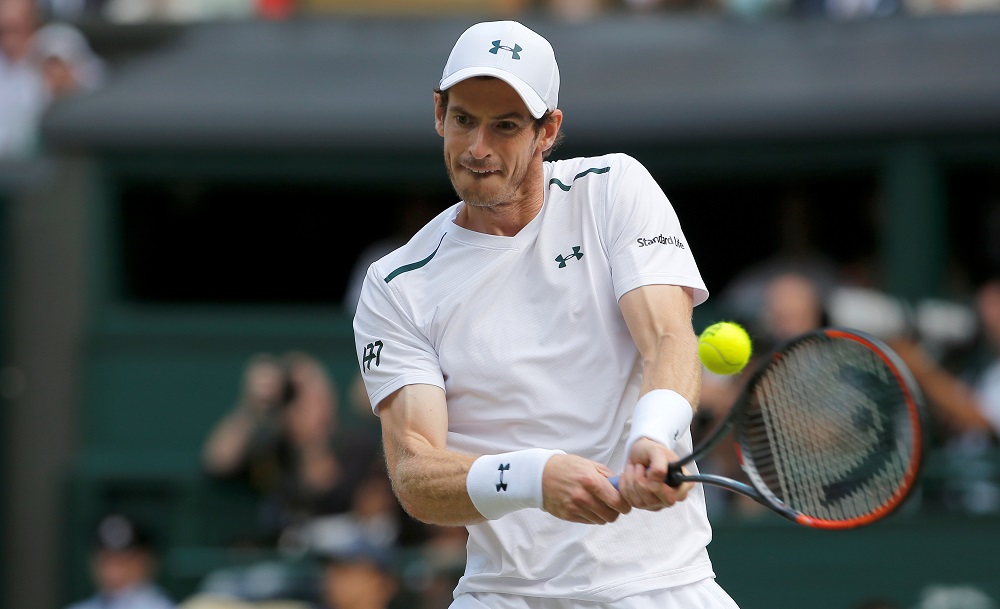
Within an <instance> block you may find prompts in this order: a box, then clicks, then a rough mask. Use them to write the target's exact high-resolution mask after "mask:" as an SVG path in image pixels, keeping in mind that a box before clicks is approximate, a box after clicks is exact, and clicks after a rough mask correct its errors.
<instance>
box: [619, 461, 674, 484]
mask: <svg viewBox="0 0 1000 609" xmlns="http://www.w3.org/2000/svg"><path fill="white" fill-rule="evenodd" d="M681 474H682V471H681V466H680V465H678V464H676V463H671V464H670V466H669V467H667V479H666V480H664V482H666V483H667V484H668V485H670V486H672V487H674V488H677V487H678V486H680V485H681V484H683V483H684V481H683V480H681V479H680V476H681ZM619 477H620V476H618V475H614V476H611V477H610V478H608V482H610V483H611V486H613V487H615V489H617V488H618V479H619Z"/></svg>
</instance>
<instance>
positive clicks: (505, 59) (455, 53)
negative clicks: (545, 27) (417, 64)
mask: <svg viewBox="0 0 1000 609" xmlns="http://www.w3.org/2000/svg"><path fill="white" fill-rule="evenodd" d="M473 76H493V77H495V78H499V79H500V80H503V81H504V82H506V83H507V84H508V85H510V86H511V87H513V88H514V90H515V91H517V94H518V95H520V96H521V99H523V100H524V103H525V105H526V106H528V111H529V112H531V115H532V116H534V117H535V118H540V117H541V116H542V115H543V114H545V112H546V111H547V110H555V109H556V104H557V102H558V101H559V66H558V65H557V64H556V55H555V53H554V52H553V51H552V45H551V44H549V41H548V40H546V39H544V38H542V37H541V36H539V35H538V34H536V33H535V32H534V31H532V30H530V29H528V28H527V27H525V26H524V25H522V24H520V23H518V22H517V21H486V22H483V23H477V24H476V25H474V26H472V27H470V28H469V29H467V30H465V32H464V33H463V34H462V35H461V36H460V37H459V39H458V42H456V43H455V48H453V49H452V50H451V55H449V56H448V63H446V64H445V65H444V74H442V76H441V83H440V84H439V85H438V88H439V89H441V90H442V91H444V90H445V89H447V88H449V87H451V86H452V85H454V84H456V83H459V82H461V81H463V80H465V79H466V78H472V77H473Z"/></svg>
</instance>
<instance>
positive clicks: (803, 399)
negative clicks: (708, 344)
mask: <svg viewBox="0 0 1000 609" xmlns="http://www.w3.org/2000/svg"><path fill="white" fill-rule="evenodd" d="M925 416H926V415H925V408H924V405H923V398H922V396H921V394H920V391H919V389H918V387H917V386H916V383H915V382H914V380H913V377H912V376H911V374H910V372H909V370H908V369H907V368H906V366H905V364H903V362H902V360H900V359H899V356H897V355H896V354H895V353H893V351H892V350H891V349H890V348H889V347H888V346H887V345H885V344H884V343H883V342H882V341H880V340H878V339H877V338H875V337H873V336H869V335H868V334H865V333H863V332H859V331H856V330H849V329H842V328H822V329H819V330H815V331H812V332H809V333H806V334H803V335H801V336H799V337H797V338H795V339H792V340H791V341H789V342H787V343H785V344H784V345H782V346H781V347H780V348H778V349H776V350H775V351H773V352H771V353H770V354H769V356H768V357H767V359H766V360H765V361H763V362H762V363H761V364H760V366H759V367H758V368H757V369H756V370H755V371H754V373H753V376H751V377H750V379H749V381H748V382H747V385H746V387H745V388H744V390H743V393H742V394H741V396H740V398H739V399H738V400H737V402H736V404H735V405H734V406H733V408H732V410H731V411H730V413H729V414H728V415H727V416H726V418H725V419H724V420H723V421H722V422H720V423H719V424H718V426H716V428H715V429H714V430H713V431H712V433H711V434H709V435H708V436H706V437H705V439H704V440H702V441H701V442H699V443H698V445H697V446H696V447H695V448H694V450H693V451H692V453H691V454H690V455H688V456H687V457H684V458H682V459H680V460H679V461H677V462H675V463H671V464H670V466H669V468H668V473H667V484H670V485H671V486H678V485H680V484H681V483H682V482H701V483H705V484H712V485H716V486H720V487H722V488H725V489H728V490H730V491H734V492H736V493H740V494H742V495H745V496H747V497H750V498H751V499H754V500H756V501H757V502H758V503H760V504H762V505H764V506H766V507H768V508H770V509H771V510H773V511H775V512H777V513H778V514H780V515H781V516H784V517H785V518H787V519H789V520H791V521H793V522H796V523H798V524H801V525H805V526H809V527H815V528H820V529H849V528H854V527H859V526H863V525H868V524H871V523H873V522H875V521H877V520H880V519H882V518H884V517H885V516H887V515H889V514H890V513H892V512H893V511H894V510H895V509H896V508H897V507H899V506H900V505H901V504H902V503H903V502H904V500H905V499H906V497H907V495H908V494H909V493H910V491H911V490H912V489H913V487H914V485H915V484H916V482H917V480H918V477H919V473H920V466H921V462H922V447H923V445H924V437H923V423H924V420H925ZM730 431H732V432H733V439H734V440H735V443H736V452H737V455H738V457H739V461H740V466H741V468H742V470H743V472H744V474H746V477H747V479H749V481H750V484H745V483H743V482H739V481H737V480H733V479H731V478H726V477H724V476H718V475H711V474H692V475H688V474H685V473H683V471H682V469H681V468H682V467H683V466H684V465H685V464H687V463H690V462H691V461H693V460H695V459H699V458H701V457H702V456H704V455H705V454H706V453H708V451H709V450H711V449H712V448H713V447H714V446H715V445H716V444H717V443H718V442H719V441H720V440H721V439H722V438H723V437H725V436H727V435H728V433H729V432H730ZM611 481H612V484H615V488H617V482H618V476H615V477H614V478H612V479H611Z"/></svg>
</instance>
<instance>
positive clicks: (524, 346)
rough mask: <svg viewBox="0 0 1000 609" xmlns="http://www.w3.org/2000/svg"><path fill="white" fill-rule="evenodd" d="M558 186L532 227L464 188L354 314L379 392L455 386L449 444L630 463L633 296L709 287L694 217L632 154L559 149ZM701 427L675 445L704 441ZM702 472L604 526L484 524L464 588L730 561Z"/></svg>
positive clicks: (597, 588)
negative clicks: (490, 227)
mask: <svg viewBox="0 0 1000 609" xmlns="http://www.w3.org/2000/svg"><path fill="white" fill-rule="evenodd" d="M544 173H545V185H546V189H545V201H544V203H543V205H542V209H541V211H540V212H539V214H538V215H537V216H536V217H535V218H534V219H533V220H532V221H531V222H529V223H528V225H527V226H525V227H524V228H523V229H522V230H521V231H520V232H519V233H518V234H517V235H515V236H513V237H502V236H496V235H487V234H483V233H478V232H474V231H470V230H466V229H464V228H461V227H459V226H457V225H456V224H455V223H454V218H455V215H456V214H457V212H458V210H459V209H460V207H461V203H459V204H456V205H454V206H452V207H450V208H449V209H447V210H445V211H444V212H442V213H441V214H440V215H438V216H437V217H436V218H435V219H434V220H432V221H431V222H430V223H428V224H427V225H426V226H425V227H424V228H423V229H421V230H420V232H418V233H417V234H416V235H415V236H414V237H413V238H412V239H411V240H410V241H409V242H408V243H407V244H406V245H404V246H402V247H400V248H399V249H397V250H395V251H394V252H392V253H390V254H388V255H386V256H385V257H383V258H381V259H380V260H378V261H377V262H375V263H374V264H372V265H371V267H370V268H369V270H368V275H367V277H366V279H365V284H364V287H363V289H362V294H361V298H360V302H359V306H358V310H357V314H356V316H355V319H354V330H355V338H356V342H357V348H358V355H359V358H360V363H361V367H362V373H363V377H364V380H365V385H366V387H367V389H368V394H369V396H370V398H371V403H372V404H374V405H375V409H376V413H377V407H378V403H379V402H380V401H381V400H382V399H384V398H385V397H386V396H388V395H389V394H391V393H392V392H394V391H396V390H397V389H399V388H401V387H403V386H405V385H410V384H418V383H419V384H430V385H436V386H438V387H441V388H443V389H444V390H445V392H446V395H447V402H448V448H449V449H451V450H455V451H460V452H465V453H472V454H477V455H478V454H496V453H501V452H507V451H514V450H520V449H525V448H551V449H561V450H564V451H566V452H567V453H571V454H577V455H581V456H584V457H587V458H589V459H592V460H594V461H599V462H601V463H605V464H607V465H608V466H609V467H610V468H611V469H612V470H613V471H616V472H618V471H621V470H622V468H623V466H624V463H625V459H624V456H623V451H624V443H625V439H626V438H627V436H628V428H629V423H630V417H631V413H632V409H633V407H634V405H635V402H636V400H637V399H638V393H639V385H640V380H641V377H640V375H641V369H642V363H641V359H640V357H639V353H638V350H637V349H636V346H635V343H634V342H633V341H632V338H631V336H630V334H629V331H628V328H627V327H626V325H625V321H624V318H623V317H622V314H621V310H620V309H619V307H618V299H619V298H620V297H621V296H622V295H623V294H625V293H626V292H628V291H629V290H632V289H635V288H637V287H640V286H643V285H648V284H674V285H681V286H687V287H691V288H693V289H694V290H695V304H700V303H701V302H704V301H705V299H706V298H707V297H708V292H707V290H706V288H705V284H704V282H703V281H702V279H701V275H700V273H699V271H698V267H697V265H696V263H695V260H694V257H693V255H692V253H691V249H690V246H689V244H688V242H687V240H686V239H685V237H684V233H683V232H682V231H681V226H680V223H679V222H678V219H677V215H676V213H675V211H674V209H673V207H672V206H671V204H670V202H669V201H668V200H667V197H666V196H665V195H664V193H663V191H662V190H661V189H660V187H659V186H658V185H657V183H656V182H655V181H654V179H653V178H652V176H651V175H650V174H649V172H648V171H647V170H646V169H645V168H644V167H643V166H642V165H641V164H640V163H639V162H638V161H636V160H635V159H633V158H631V157H629V156H627V155H623V154H611V155H607V156H603V157H593V158H576V159H569V160H564V161H555V162H545V163H544ZM690 448H691V436H690V434H686V435H685V437H684V438H683V439H682V440H681V441H680V442H679V443H678V445H677V447H676V448H675V451H676V452H677V453H678V454H685V453H686V452H688V451H690ZM710 540H711V527H710V525H709V522H708V517H707V515H706V510H705V498H704V493H703V492H702V489H701V486H700V485H696V486H695V488H694V490H693V491H692V492H691V493H690V495H689V497H688V499H687V500H686V501H683V502H681V503H679V504H677V505H675V506H674V507H672V508H668V509H664V510H661V511H659V512H649V511H643V510H633V511H632V512H631V513H630V514H626V515H624V516H621V517H620V518H619V519H618V520H617V521H616V522H614V523H612V524H608V525H604V526H594V525H584V524H575V523H570V522H566V521H563V520H560V519H557V518H555V517H554V516H551V515H549V514H547V513H545V512H543V511H542V510H537V509H526V510H520V511H518V512H514V513H512V514H509V515H507V516H505V517H503V518H500V519H498V520H493V521H487V522H485V523H482V524H477V525H473V526H470V527H469V543H468V562H467V567H466V571H465V574H464V576H463V577H462V579H461V580H460V582H459V584H458V587H457V588H456V595H457V594H460V593H463V592H469V591H489V592H501V593H511V594H523V595H528V596H552V597H560V598H576V599H581V600H588V601H598V602H610V601H614V600H617V599H619V598H621V597H624V596H628V595H630V594H635V593H639V592H645V591H649V590H654V589H660V588H664V587H669V586H675V585H683V584H686V583H691V582H694V581H698V580H701V579H703V578H705V577H712V576H713V575H714V574H713V572H712V565H711V562H710V560H709V557H708V553H707V550H706V546H707V545H708V543H709V541H710Z"/></svg>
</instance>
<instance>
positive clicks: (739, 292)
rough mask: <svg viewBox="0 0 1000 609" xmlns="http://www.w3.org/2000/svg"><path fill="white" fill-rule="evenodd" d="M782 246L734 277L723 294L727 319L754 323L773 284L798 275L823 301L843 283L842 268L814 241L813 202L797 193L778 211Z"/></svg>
mask: <svg viewBox="0 0 1000 609" xmlns="http://www.w3.org/2000/svg"><path fill="white" fill-rule="evenodd" d="M775 214H776V215H775V218H774V221H775V226H777V228H778V231H779V232H778V237H777V238H778V244H777V248H776V250H775V252H774V253H773V254H771V255H770V256H768V257H767V258H765V259H764V260H762V261H760V262H758V263H756V264H752V265H750V266H748V267H747V268H745V269H744V270H743V271H742V272H740V273H739V274H738V275H736V277H734V278H733V279H732V280H731V281H730V282H729V283H728V284H727V285H726V286H725V288H724V289H723V290H722V294H721V296H720V305H721V307H722V310H723V313H722V314H723V315H728V316H732V317H736V318H739V319H747V320H752V319H754V318H756V317H757V316H758V315H759V313H760V311H761V310H762V309H763V308H764V298H765V292H766V290H767V287H768V285H769V284H770V282H771V280H772V279H773V278H774V277H776V276H778V275H781V274H784V273H789V272H794V273H798V274H799V275H802V276H804V277H807V278H808V279H809V280H810V281H811V282H812V283H813V285H815V286H816V289H817V290H818V292H819V294H820V297H821V300H824V301H825V300H826V298H827V297H828V294H829V293H830V291H831V290H832V289H833V288H834V287H835V286H836V285H837V284H838V282H839V268H838V266H837V264H836V263H835V262H833V260H831V259H830V258H829V257H828V256H827V255H825V254H823V253H822V252H819V251H817V249H816V247H815V245H814V241H813V239H812V237H813V232H814V231H813V227H814V222H813V221H812V220H811V218H810V216H809V201H808V200H807V199H806V198H805V197H804V196H803V195H801V194H799V193H798V192H795V191H791V192H789V194H788V195H786V196H785V197H784V199H782V201H780V204H779V205H777V206H776V208H775Z"/></svg>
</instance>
